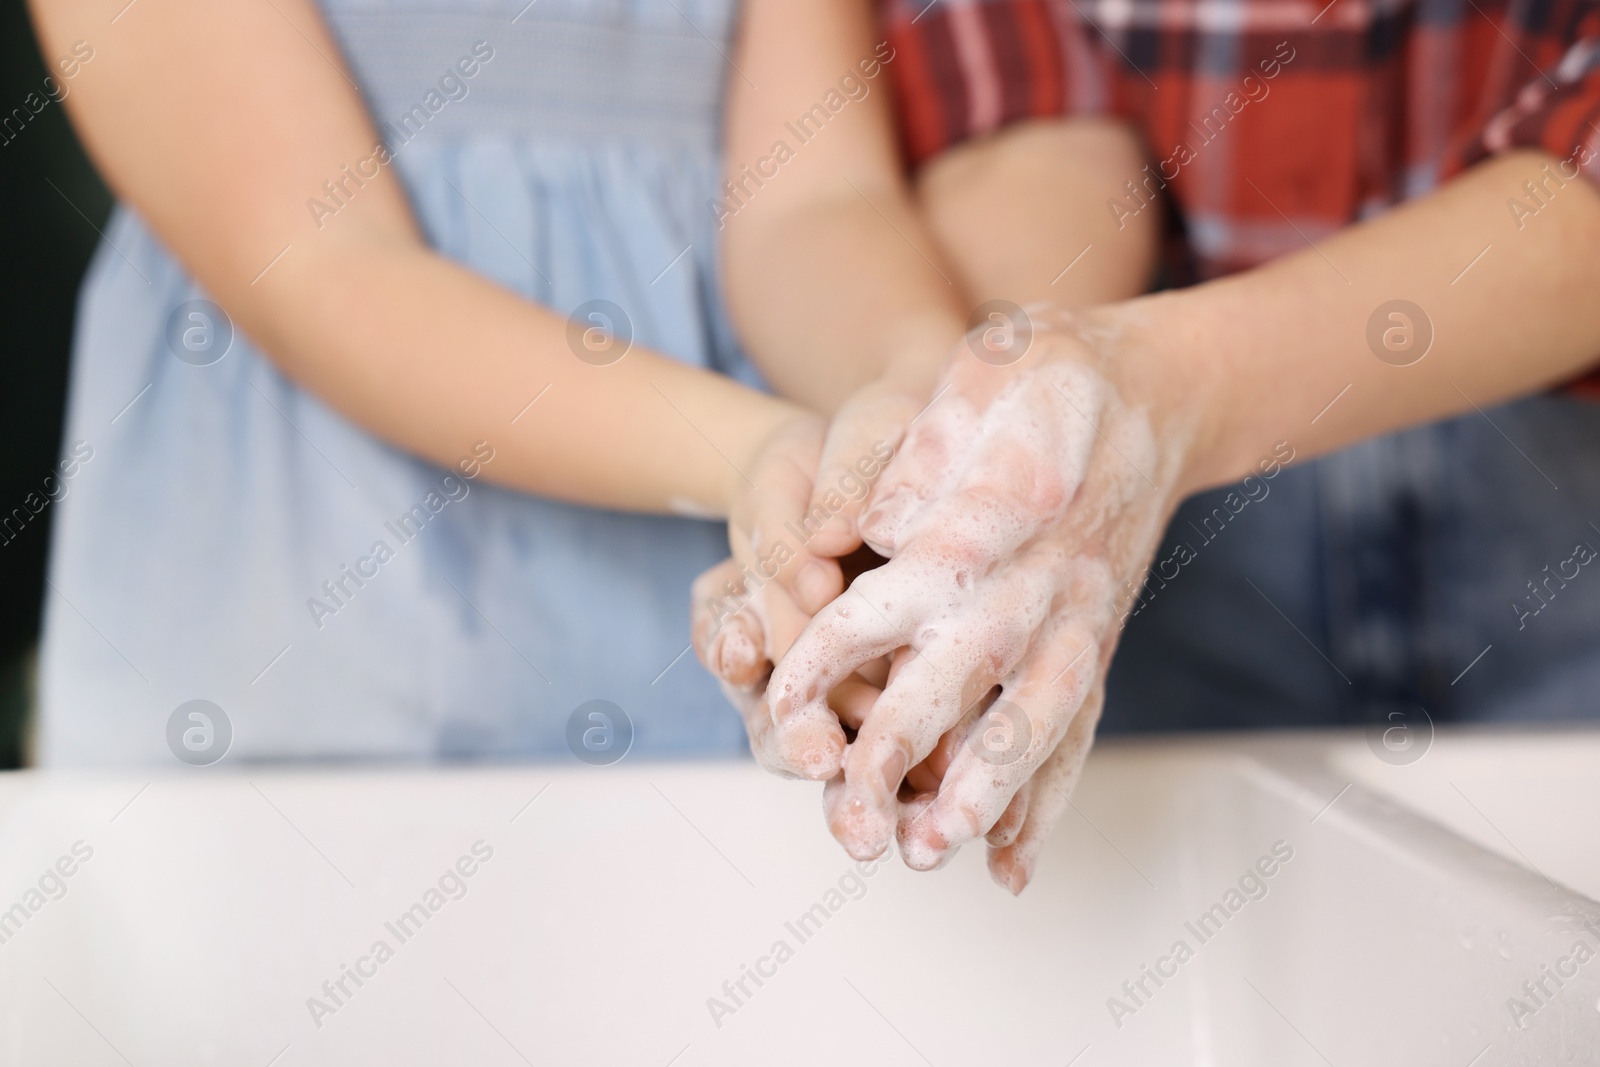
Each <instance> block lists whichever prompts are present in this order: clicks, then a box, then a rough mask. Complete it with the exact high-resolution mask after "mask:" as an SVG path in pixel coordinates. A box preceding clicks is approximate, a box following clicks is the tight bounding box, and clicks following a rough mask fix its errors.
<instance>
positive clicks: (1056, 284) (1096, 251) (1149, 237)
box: [916, 118, 1161, 307]
mask: <svg viewBox="0 0 1600 1067" xmlns="http://www.w3.org/2000/svg"><path fill="white" fill-rule="evenodd" d="M1144 162H1145V159H1144V151H1143V149H1142V147H1141V145H1140V143H1139V139H1138V137H1137V135H1136V134H1135V133H1134V132H1133V130H1132V129H1130V128H1129V127H1127V126H1124V125H1122V124H1121V123H1118V122H1113V121H1110V120H1106V119H1097V118H1064V119H1052V120H1049V121H1034V122H1023V123H1018V124H1016V125H1014V126H1010V127H1007V128H1006V129H1005V130H1003V131H1001V132H999V133H997V134H994V135H992V136H990V137H986V138H983V139H981V140H978V141H971V142H968V143H966V144H963V145H960V146H958V147H956V148H953V149H951V150H950V151H948V152H946V153H944V154H943V155H941V156H939V157H938V158H937V159H934V160H933V161H931V162H930V163H928V165H927V166H926V167H924V168H923V170H922V172H921V173H920V174H919V175H918V176H917V181H916V192H917V199H918V203H919V204H920V206H921V208H922V213H923V215H924V216H925V217H926V219H927V222H928V227H929V229H930V230H931V231H932V232H933V235H934V237H935V239H936V240H937V241H938V242H939V245H940V247H941V248H943V249H944V251H945V255H946V259H947V261H948V262H949V263H950V264H951V266H952V269H953V271H954V272H955V276H956V281H957V282H958V283H959V284H960V286H961V287H962V289H963V290H964V291H965V292H966V293H967V294H968V295H969V296H970V297H971V299H972V300H973V302H974V303H978V302H982V301H986V300H992V299H997V298H1003V299H1006V300H1011V301H1013V302H1015V303H1018V304H1024V305H1025V304H1028V303H1031V302H1033V301H1039V300H1049V301H1053V302H1055V303H1058V304H1061V305H1064V306H1066V307H1088V306H1092V305H1094V304H1099V303H1106V302H1110V301H1115V300H1126V299H1128V298H1130V297H1134V296H1138V295H1139V294H1140V293H1143V292H1145V291H1146V290H1147V289H1148V288H1149V286H1150V282H1151V278H1152V275H1153V273H1154V271H1155V264H1156V257H1157V253H1158V251H1159V239H1160V235H1161V220H1160V216H1161V213H1160V211H1159V210H1151V211H1142V212H1139V213H1138V214H1137V215H1134V216H1133V217H1131V218H1123V219H1122V220H1120V221H1119V220H1118V219H1117V217H1116V216H1115V215H1113V213H1112V212H1110V211H1108V210H1107V208H1106V204H1107V202H1108V201H1109V200H1111V199H1112V198H1116V197H1124V196H1126V195H1127V193H1126V190H1125V189H1124V185H1125V183H1126V182H1128V181H1129V180H1137V179H1138V178H1139V177H1140V172H1141V168H1142V167H1143V166H1144Z"/></svg>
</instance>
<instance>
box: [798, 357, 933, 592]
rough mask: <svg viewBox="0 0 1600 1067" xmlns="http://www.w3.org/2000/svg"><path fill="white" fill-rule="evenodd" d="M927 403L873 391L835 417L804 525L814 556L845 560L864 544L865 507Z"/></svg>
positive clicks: (852, 400)
mask: <svg viewBox="0 0 1600 1067" xmlns="http://www.w3.org/2000/svg"><path fill="white" fill-rule="evenodd" d="M925 403H926V398H918V397H914V396H911V395H910V394H908V393H906V392H904V391H903V390H899V389H893V388H889V387H882V388H879V387H871V386H869V387H868V388H866V389H863V390H861V391H860V392H858V393H857V394H856V395H855V396H853V397H851V398H850V400H849V401H847V402H846V403H845V404H844V406H843V407H841V408H840V409H839V410H838V411H837V412H836V413H835V414H834V416H833V421H832V422H831V423H830V424H829V426H828V436H827V439H826V440H825V441H824V443H823V446H822V459H821V462H819V463H818V465H817V476H816V480H815V484H814V488H813V489H812V493H811V503H810V506H809V508H808V509H807V512H806V517H805V520H804V523H803V525H804V527H805V529H806V530H808V531H812V532H813V533H814V541H813V542H812V544H811V545H810V546H809V547H810V548H811V550H812V551H813V552H816V553H819V554H824V555H829V556H842V555H844V554H845V553H847V552H850V551H851V550H853V549H854V548H856V547H857V546H858V545H860V544H861V535H860V532H859V529H858V523H859V520H860V515H861V508H862V505H863V504H864V502H865V501H866V498H867V494H868V493H869V492H870V491H871V489H872V486H873V484H874V483H875V482H876V481H877V479H878V475H879V474H881V473H882V471H883V469H884V468H885V467H886V466H887V465H888V463H889V460H890V459H891V458H892V457H893V455H894V451H895V449H896V448H897V447H898V446H899V444H900V439H901V438H902V437H904V436H905V431H906V425H907V424H908V423H909V422H910V421H911V420H912V419H913V418H915V417H916V415H917V413H918V412H919V411H920V410H921V409H922V407H923V405H924V404H925ZM821 608H822V605H821V604H817V605H815V606H814V607H813V608H812V610H813V611H818V610H821Z"/></svg>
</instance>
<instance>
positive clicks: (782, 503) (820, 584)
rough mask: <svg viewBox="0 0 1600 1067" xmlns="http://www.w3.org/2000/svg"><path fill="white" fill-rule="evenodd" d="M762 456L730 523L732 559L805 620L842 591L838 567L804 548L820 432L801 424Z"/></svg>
mask: <svg viewBox="0 0 1600 1067" xmlns="http://www.w3.org/2000/svg"><path fill="white" fill-rule="evenodd" d="M787 432H788V433H789V434H791V435H792V437H790V438H789V439H786V440H782V441H779V442H778V443H776V444H774V445H773V446H771V447H769V449H768V450H767V452H765V453H764V454H763V457H762V462H761V464H760V466H759V468H758V469H757V470H755V471H754V472H753V474H754V477H755V483H756V487H755V488H754V489H753V490H751V491H750V492H746V493H742V494H740V496H739V497H738V499H737V500H735V502H734V506H733V513H732V514H731V515H730V516H729V518H728V524H729V540H730V543H731V544H732V545H733V549H734V556H735V557H736V558H738V559H739V561H740V563H742V564H744V565H745V566H746V567H748V568H749V570H750V573H751V574H754V575H757V576H758V577H759V578H760V580H762V581H764V582H766V581H771V582H776V583H777V584H778V585H779V586H781V587H782V588H783V589H784V590H785V591H787V593H788V595H789V597H790V599H792V600H793V601H794V602H795V603H796V604H798V605H800V606H801V608H802V610H803V611H804V613H805V614H806V615H811V614H814V613H815V612H816V611H818V610H819V609H820V608H821V607H822V606H823V605H825V604H827V603H828V601H830V600H832V599H833V598H834V597H836V596H838V595H839V593H841V592H842V591H843V590H844V578H843V576H842V574H841V572H840V570H839V564H838V563H837V562H836V561H834V560H833V559H832V558H831V557H830V556H828V555H825V554H819V553H817V552H815V551H813V550H812V549H810V548H808V547H807V546H808V543H809V542H810V541H811V534H810V533H808V532H807V529H806V525H805V519H806V515H807V512H808V509H809V508H810V505H811V494H812V482H813V478H814V477H815V474H816V470H817V463H818V462H819V461H820V460H821V457H822V433H823V430H822V427H821V425H820V424H817V423H812V422H809V421H807V422H805V423H801V424H799V425H797V426H795V427H794V428H792V429H790V430H788V431H787Z"/></svg>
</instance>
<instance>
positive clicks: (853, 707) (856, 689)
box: [828, 674, 883, 730]
mask: <svg viewBox="0 0 1600 1067" xmlns="http://www.w3.org/2000/svg"><path fill="white" fill-rule="evenodd" d="M882 694H883V689H882V688H881V687H880V686H876V685H873V684H872V683H871V682H869V681H867V680H866V679H865V678H863V677H861V675H859V674H852V675H851V676H850V677H848V678H846V679H845V680H844V681H842V682H840V683H839V684H838V685H837V686H835V687H834V690H833V692H831V693H829V694H828V707H829V708H831V709H832V710H833V713H834V714H835V715H837V716H839V722H840V723H842V724H844V725H845V726H847V727H849V728H850V729H852V730H859V729H861V723H862V722H863V720H865V719H866V717H867V713H868V712H870V711H871V710H872V705H873V704H875V703H877V700H878V697H879V696H881V695H882Z"/></svg>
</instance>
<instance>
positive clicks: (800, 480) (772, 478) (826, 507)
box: [691, 374, 928, 777]
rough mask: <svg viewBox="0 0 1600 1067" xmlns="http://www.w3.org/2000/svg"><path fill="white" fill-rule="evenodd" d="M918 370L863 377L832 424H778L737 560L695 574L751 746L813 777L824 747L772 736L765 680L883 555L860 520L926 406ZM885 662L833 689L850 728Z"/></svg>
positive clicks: (754, 483) (717, 659)
mask: <svg viewBox="0 0 1600 1067" xmlns="http://www.w3.org/2000/svg"><path fill="white" fill-rule="evenodd" d="M915 377H916V376H915V375H911V374H901V375H890V376H886V377H885V378H884V379H881V380H879V381H875V382H873V383H871V384H869V385H867V386H866V387H864V388H862V389H861V390H859V391H858V392H857V393H856V394H855V395H854V396H853V397H851V399H850V400H849V401H847V402H846V403H845V404H844V405H843V407H841V408H840V410H839V411H838V412H837V413H836V415H835V416H834V418H833V420H832V422H831V423H828V424H824V423H823V422H822V420H820V419H815V420H800V421H798V422H795V423H792V424H790V425H787V426H784V427H782V428H780V429H779V430H778V431H777V432H776V433H775V434H774V435H773V436H772V438H770V439H769V440H768V441H766V442H765V443H764V444H763V446H762V447H761V448H760V449H759V450H758V452H757V454H756V455H755V456H754V457H753V458H752V459H751V461H750V462H749V463H748V464H747V465H746V468H745V471H744V472H743V473H742V485H741V486H740V488H739V491H738V492H737V493H736V494H735V497H734V505H733V509H732V513H731V514H730V516H729V520H728V541H729V546H730V548H731V550H732V558H730V559H727V560H725V561H723V562H722V563H720V564H718V565H717V566H715V567H712V568H711V569H710V570H708V571H706V572H705V573H704V574H702V575H700V577H699V578H698V579H696V581H695V584H694V589H693V593H692V608H691V613H692V620H691V634H692V637H693V641H694V647H695V652H696V654H697V655H698V656H699V658H700V661H701V663H703V664H704V665H705V666H706V668H707V669H708V670H709V671H711V673H712V674H713V675H715V676H716V677H717V678H718V679H719V680H720V681H721V683H722V688H723V692H724V693H725V694H726V695H727V697H728V699H729V701H730V702H731V703H732V704H733V705H734V706H735V707H736V708H738V709H739V710H740V712H741V713H742V714H743V715H744V718H745V725H746V728H747V730H748V732H749V736H750V747H751V751H752V752H753V753H754V755H755V756H756V758H757V759H758V760H759V761H760V762H761V763H762V764H763V766H765V767H767V769H769V770H772V771H774V772H776V773H779V774H785V775H792V776H805V777H817V776H818V772H817V765H816V763H815V759H814V758H813V754H814V753H815V752H816V745H815V744H814V740H815V739H814V738H807V737H805V736H804V735H803V731H799V730H790V731H786V732H784V733H783V734H782V735H781V736H779V735H777V734H775V732H774V731H773V730H772V723H771V721H770V717H769V716H767V713H766V710H765V708H764V706H761V705H760V699H759V698H760V693H761V689H762V686H763V684H764V683H765V680H766V677H767V674H768V672H769V671H770V670H771V668H772V664H773V663H774V662H775V661H776V660H777V659H778V658H779V657H780V656H782V654H783V652H784V651H785V650H787V649H788V647H789V645H790V643H791V642H792V641H793V640H794V638H795V637H796V636H797V635H798V634H799V633H800V631H801V629H803V628H804V626H805V625H806V623H807V622H809V621H810V619H811V617H812V615H813V614H815V612H816V611H817V610H819V609H820V608H821V607H822V606H823V605H825V604H827V603H829V602H830V601H831V600H833V599H834V597H836V596H838V595H839V593H840V592H842V591H843V590H844V588H845V586H846V585H847V584H848V582H849V581H850V580H852V579H853V578H855V577H856V575H858V574H859V573H861V571H862V570H863V569H866V568H868V567H873V566H877V565H879V564H881V563H882V562H883V561H882V558H881V557H879V556H877V555H875V554H874V553H872V552H871V551H870V550H868V549H864V548H863V546H862V543H861V539H860V536H859V534H858V533H857V520H858V517H859V513H860V510H861V507H862V504H863V503H864V502H865V500H866V498H867V494H868V492H869V491H870V490H871V488H872V485H873V483H874V481H875V480H876V479H877V477H878V476H879V475H880V474H881V472H882V471H883V469H884V467H885V466H886V465H887V463H888V461H889V459H890V457H891V456H892V455H893V450H894V447H895V446H896V444H898V442H899V440H900V438H901V436H902V435H903V434H904V429H905V425H906V423H907V422H908V421H910V420H911V419H912V418H913V417H914V416H915V415H916V413H917V412H918V410H920V409H921V407H922V406H924V405H925V404H926V402H927V397H926V395H925V394H926V392H927V390H926V388H925V387H919V386H917V385H916V384H915ZM927 377H928V376H927V375H924V376H923V380H926V378H927ZM888 669H889V668H888V663H887V661H884V662H881V663H877V664H872V665H868V666H867V667H866V668H864V669H863V671H862V672H860V674H858V675H856V676H855V677H854V678H852V679H851V680H850V681H849V683H847V684H844V685H841V686H840V687H838V688H837V691H836V692H835V694H834V696H833V699H834V701H835V704H836V709H835V710H836V711H837V712H838V714H839V716H840V718H841V719H842V721H844V723H845V724H846V725H847V726H849V727H850V728H852V729H853V728H854V727H855V726H857V725H859V722H860V717H861V715H863V714H864V713H865V711H866V709H867V708H869V707H870V706H871V704H872V700H873V699H874V698H875V697H876V695H877V693H878V691H879V688H881V686H882V685H883V683H884V681H885V680H886V678H887V675H888ZM757 712H759V714H757ZM840 744H841V745H842V744H843V742H842V741H841V742H840ZM837 755H838V754H837V753H834V754H832V755H831V756H829V757H827V759H826V760H825V763H826V765H827V768H828V769H827V772H826V774H824V775H822V777H826V776H828V775H832V774H834V773H836V771H837Z"/></svg>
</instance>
